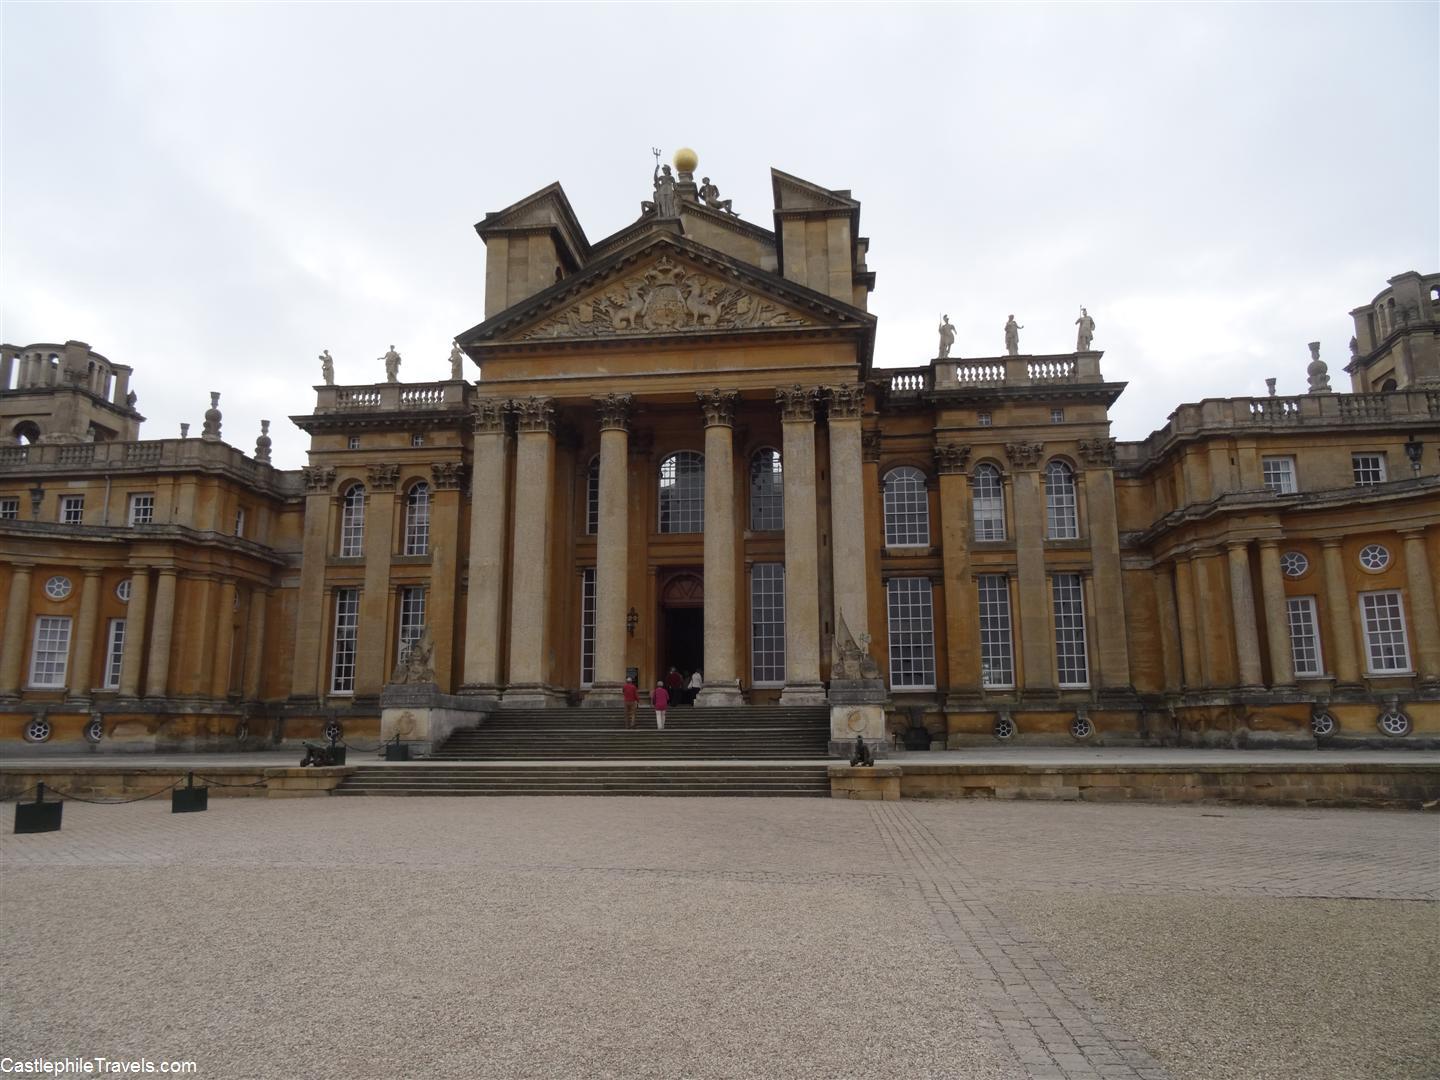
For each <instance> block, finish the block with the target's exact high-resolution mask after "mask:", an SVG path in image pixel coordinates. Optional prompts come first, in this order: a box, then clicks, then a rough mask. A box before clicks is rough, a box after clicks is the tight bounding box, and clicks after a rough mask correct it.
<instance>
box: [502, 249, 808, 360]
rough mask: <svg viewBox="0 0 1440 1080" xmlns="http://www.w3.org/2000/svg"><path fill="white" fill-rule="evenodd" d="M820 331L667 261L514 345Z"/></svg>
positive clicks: (715, 278)
mask: <svg viewBox="0 0 1440 1080" xmlns="http://www.w3.org/2000/svg"><path fill="white" fill-rule="evenodd" d="M815 325H819V324H818V323H817V322H816V321H815V320H814V319H812V318H809V317H807V316H805V315H802V314H800V313H799V312H798V311H795V310H793V309H792V308H789V307H787V306H785V305H784V304H782V303H780V302H779V301H777V300H775V299H773V298H771V297H767V296H762V295H760V294H758V293H756V292H754V291H753V290H751V289H749V288H746V287H745V286H743V285H741V284H739V283H738V282H736V281H735V280H734V279H732V278H729V277H723V276H720V275H718V274H715V273H713V272H710V271H706V270H700V269H694V268H691V267H689V266H686V265H685V264H684V263H681V262H678V261H677V260H675V259H672V258H671V257H670V256H668V255H664V256H661V258H659V259H658V260H656V261H655V262H653V263H651V264H650V265H649V266H647V267H644V268H643V269H640V270H636V271H633V272H631V273H630V274H629V275H627V276H623V277H619V278H616V279H613V280H612V281H610V282H609V283H608V284H606V285H605V286H604V287H603V288H601V289H599V290H597V291H596V292H593V293H591V294H589V295H588V296H586V297H584V298H583V299H581V300H579V301H577V302H575V303H573V304H570V305H569V306H568V307H565V308H562V309H561V310H560V311H558V312H556V313H554V314H551V315H549V316H547V317H546V318H545V319H543V320H542V321H540V322H539V323H537V324H535V325H533V326H531V327H529V328H528V329H526V330H523V331H522V332H521V333H520V334H518V335H517V337H516V338H515V339H514V340H518V341H541V340H548V339H553V338H609V337H628V336H631V335H635V336H640V335H654V334H683V333H708V332H712V331H715V330H751V329H759V328H777V327H802V326H815Z"/></svg>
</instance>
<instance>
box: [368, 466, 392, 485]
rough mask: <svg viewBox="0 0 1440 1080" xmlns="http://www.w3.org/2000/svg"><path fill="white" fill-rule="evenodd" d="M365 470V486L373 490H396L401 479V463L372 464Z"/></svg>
mask: <svg viewBox="0 0 1440 1080" xmlns="http://www.w3.org/2000/svg"><path fill="white" fill-rule="evenodd" d="M365 472H366V482H365V486H366V487H367V488H369V489H370V490H371V491H394V490H395V484H396V482H397V481H398V480H399V479H400V466H399V465H371V466H369V467H368V468H367V469H366V470H365Z"/></svg>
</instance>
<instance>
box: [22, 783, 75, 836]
mask: <svg viewBox="0 0 1440 1080" xmlns="http://www.w3.org/2000/svg"><path fill="white" fill-rule="evenodd" d="M64 809H65V804H64V803H63V802H51V803H47V802H46V801H45V785H44V784H36V785H35V801H34V802H33V803H16V804H15V831H16V832H17V833H32V832H59V831H60V815H61V813H62V812H63V811H64Z"/></svg>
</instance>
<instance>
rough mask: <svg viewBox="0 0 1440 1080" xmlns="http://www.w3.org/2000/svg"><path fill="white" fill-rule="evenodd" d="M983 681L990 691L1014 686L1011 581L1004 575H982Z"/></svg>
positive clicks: (978, 580) (981, 636) (980, 586)
mask: <svg viewBox="0 0 1440 1080" xmlns="http://www.w3.org/2000/svg"><path fill="white" fill-rule="evenodd" d="M976 584H977V585H978V586H979V590H980V677H981V679H982V680H983V682H984V683H985V685H986V686H988V687H994V688H997V689H1001V688H1006V687H1011V686H1014V685H1015V651H1014V645H1013V644H1012V642H1011V638H1010V579H1009V578H1007V577H1006V576H1005V575H1004V574H981V575H980V576H979V577H978V578H977V579H976Z"/></svg>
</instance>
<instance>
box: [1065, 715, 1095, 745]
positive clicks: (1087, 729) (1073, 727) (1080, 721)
mask: <svg viewBox="0 0 1440 1080" xmlns="http://www.w3.org/2000/svg"><path fill="white" fill-rule="evenodd" d="M1070 734H1071V735H1073V736H1074V737H1075V738H1077V739H1088V738H1090V736H1091V735H1094V734H1095V725H1094V724H1092V723H1090V718H1089V717H1088V716H1080V715H1078V714H1077V715H1076V717H1075V719H1074V720H1071V721H1070Z"/></svg>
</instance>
